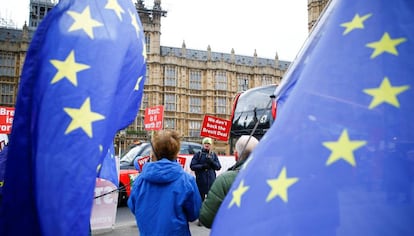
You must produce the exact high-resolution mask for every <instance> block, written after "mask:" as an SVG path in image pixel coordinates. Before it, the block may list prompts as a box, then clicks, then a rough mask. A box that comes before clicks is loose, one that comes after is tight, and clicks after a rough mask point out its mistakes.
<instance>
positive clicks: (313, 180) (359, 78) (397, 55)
mask: <svg viewBox="0 0 414 236" xmlns="http://www.w3.org/2000/svg"><path fill="white" fill-rule="evenodd" d="M328 2H329V4H328V6H327V8H326V10H325V11H324V13H323V16H322V18H321V19H320V20H319V21H318V22H317V25H316V27H315V28H314V29H313V32H312V33H311V36H310V38H309V39H308V41H307V42H306V44H305V46H304V48H303V51H301V52H300V53H299V55H298V57H297V59H296V61H295V62H294V63H293V66H292V67H291V68H289V71H288V72H287V74H286V75H285V77H284V79H283V82H282V84H281V86H279V88H278V89H277V91H276V94H275V95H276V98H277V100H278V101H282V102H283V103H281V106H278V109H279V110H278V117H277V118H276V121H275V123H273V126H272V127H271V129H270V130H269V131H268V132H267V133H266V135H265V136H264V137H263V139H262V140H260V143H259V145H258V147H257V148H256V150H254V152H253V155H252V156H251V157H250V158H251V161H250V162H249V164H248V165H247V166H246V168H245V169H244V170H242V171H241V172H240V173H239V174H238V176H237V179H236V180H235V182H234V183H233V186H232V189H231V190H230V191H229V193H228V195H227V197H226V199H225V200H224V201H223V203H222V205H221V207H220V210H219V212H218V214H217V216H216V218H215V220H214V224H213V228H212V232H211V235H317V236H323V235H364V236H367V235H373V236H374V235H375V236H376V235H399V236H401V235H406V236H409V235H414V224H413V219H414V196H413V194H414V183H413V182H414V122H413V121H414V105H413V101H414V60H413V59H412V56H413V55H414V43H413V42H414V2H413V1H408V0H395V1H374V0H365V1H357V0H332V1H328Z"/></svg>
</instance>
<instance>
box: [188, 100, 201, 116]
mask: <svg viewBox="0 0 414 236" xmlns="http://www.w3.org/2000/svg"><path fill="white" fill-rule="evenodd" d="M201 106H202V99H201V97H189V98H188V111H189V112H190V113H195V114H201Z"/></svg>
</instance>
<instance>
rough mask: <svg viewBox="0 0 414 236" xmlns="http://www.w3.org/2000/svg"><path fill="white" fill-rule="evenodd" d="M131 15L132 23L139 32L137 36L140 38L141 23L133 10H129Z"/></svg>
mask: <svg viewBox="0 0 414 236" xmlns="http://www.w3.org/2000/svg"><path fill="white" fill-rule="evenodd" d="M129 15H130V16H131V24H132V26H133V27H134V29H135V32H136V33H137V37H138V38H139V30H140V28H139V24H138V21H137V18H136V17H135V14H134V13H132V12H131V11H129ZM144 48H145V47H144ZM145 57H146V56H145ZM145 57H144V58H145Z"/></svg>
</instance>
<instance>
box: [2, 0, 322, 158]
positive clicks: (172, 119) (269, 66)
mask: <svg viewBox="0 0 414 236" xmlns="http://www.w3.org/2000/svg"><path fill="white" fill-rule="evenodd" d="M326 2H327V1H326V0H322V1H319V0H309V1H308V12H309V29H310V28H311V27H312V25H313V24H314V23H315V22H316V19H317V17H319V14H320V12H321V11H322V9H323V7H324V6H325V5H326ZM30 4H31V6H30V9H31V11H30V20H29V27H28V26H27V25H26V24H25V25H24V26H23V29H21V30H20V29H12V28H8V27H2V28H0V106H14V104H15V101H16V96H17V89H18V86H19V82H20V75H21V71H22V66H23V63H24V59H25V56H26V51H27V49H28V46H29V43H30V40H31V38H32V36H33V32H34V30H35V27H36V25H38V23H39V20H41V19H42V18H43V17H44V15H45V14H46V13H47V11H49V10H50V9H51V5H50V4H53V2H52V1H51V0H31V1H30ZM136 9H137V11H138V14H139V16H140V18H141V22H142V25H143V27H144V33H145V39H146V49H147V75H146V82H145V88H144V96H143V100H142V104H141V107H140V111H139V113H138V114H137V117H136V119H135V122H133V123H132V124H131V125H130V126H129V127H128V128H127V129H126V130H124V131H122V132H120V133H119V134H118V135H117V137H116V140H115V143H116V144H117V145H118V147H121V148H122V149H123V150H124V149H125V148H126V147H127V146H128V145H129V144H131V143H132V142H133V141H135V140H145V139H147V138H148V135H147V132H146V131H145V130H144V127H143V119H144V111H145V108H148V107H153V106H156V105H163V106H164V129H175V130H177V131H179V132H180V134H181V135H182V137H183V140H187V141H195V142H200V140H201V137H200V128H201V126H202V121H203V118H204V115H211V116H216V117H220V118H223V119H230V115H231V114H230V113H231V109H232V103H233V99H234V97H235V95H236V94H237V93H238V92H241V91H244V90H246V89H249V88H253V87H257V86H261V85H267V84H279V83H280V81H281V79H282V77H283V74H284V73H285V71H286V69H287V68H288V66H289V63H290V62H287V61H280V60H279V59H278V56H277V54H276V56H275V58H274V59H266V58H260V57H258V56H257V54H256V52H254V54H253V56H241V55H236V54H235V52H234V50H231V52H230V53H222V52H212V51H211V49H210V46H208V47H207V49H206V50H194V49H187V48H186V46H185V43H184V42H183V45H182V47H181V48H174V47H168V46H161V45H160V37H161V19H162V17H165V16H166V14H167V12H166V11H164V10H163V9H162V8H161V1H160V0H155V1H154V6H153V7H152V8H147V7H146V6H145V5H144V3H143V1H142V0H138V1H137V2H136ZM214 148H215V150H216V151H217V152H219V153H221V154H229V153H228V150H229V147H228V144H227V142H221V141H216V142H215V147H214Z"/></svg>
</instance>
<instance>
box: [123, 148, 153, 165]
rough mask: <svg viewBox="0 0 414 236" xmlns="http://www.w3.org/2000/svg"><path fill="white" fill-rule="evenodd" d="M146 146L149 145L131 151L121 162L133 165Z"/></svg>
mask: <svg viewBox="0 0 414 236" xmlns="http://www.w3.org/2000/svg"><path fill="white" fill-rule="evenodd" d="M146 146H148V143H143V144H141V145H138V146H136V147H133V148H132V149H131V150H129V151H128V152H127V153H126V154H125V155H123V156H122V157H121V159H120V161H121V162H128V163H131V162H132V161H133V160H134V158H135V157H136V156H137V154H138V153H140V152H141V150H142V149H144V148H145V147H146Z"/></svg>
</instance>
